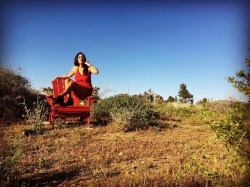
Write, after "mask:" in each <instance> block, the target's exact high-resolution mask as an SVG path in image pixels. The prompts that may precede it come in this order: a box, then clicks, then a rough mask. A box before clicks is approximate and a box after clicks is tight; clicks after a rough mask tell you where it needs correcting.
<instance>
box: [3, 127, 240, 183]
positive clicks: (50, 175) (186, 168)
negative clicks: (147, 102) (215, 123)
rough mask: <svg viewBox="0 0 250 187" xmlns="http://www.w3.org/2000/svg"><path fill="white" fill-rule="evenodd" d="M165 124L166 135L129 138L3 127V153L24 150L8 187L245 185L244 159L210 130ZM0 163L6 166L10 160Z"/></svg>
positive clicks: (104, 130)
mask: <svg viewBox="0 0 250 187" xmlns="http://www.w3.org/2000/svg"><path fill="white" fill-rule="evenodd" d="M171 123H173V122H171ZM166 124H168V125H166V128H163V129H158V128H154V127H151V128H149V129H147V130H142V131H136V132H126V133H124V132H120V131H118V130H117V129H115V128H114V126H111V125H108V126H105V127H99V126H98V127H93V128H88V127H87V126H77V125H72V126H70V125H69V126H68V127H65V128H61V129H54V130H48V131H46V132H45V133H44V134H43V135H32V136H28V137H26V136H24V135H22V133H21V132H22V131H23V130H24V129H27V128H28V127H27V126H25V125H12V126H9V127H7V126H3V127H1V129H0V131H1V134H2V136H1V137H2V141H1V142H2V143H1V148H2V149H3V148H6V145H11V144H12V145H15V146H16V147H17V146H20V149H21V153H19V155H18V159H17V160H16V163H15V164H14V165H12V166H13V168H12V169H13V172H12V175H11V173H10V176H11V177H10V179H9V180H8V181H5V185H6V186H8V185H9V186H12V185H26V186H29V185H31V186H33V185H41V186H45V185H49V186H52V185H55V186H72V185H82V186H206V185H207V186H210V185H212V184H219V185H229V184H234V185H240V184H241V182H242V181H243V180H244V178H245V175H244V172H245V170H244V168H242V167H241V166H240V165H238V164H234V163H239V162H240V160H239V158H238V157H234V156H233V155H232V154H230V153H229V152H228V151H227V150H226V148H225V146H224V144H223V143H222V142H220V141H219V140H218V139H215V138H213V136H212V133H211V131H210V130H209V129H208V128H207V127H206V126H205V125H183V124H181V122H175V124H172V125H169V124H170V122H166ZM18 144H20V145H18ZM2 149H1V150H2ZM8 156H9V157H11V158H12V157H13V155H11V154H10V155H8ZM11 158H10V160H11ZM1 159H2V163H1V164H2V165H3V161H6V160H8V159H6V158H1ZM230 163H232V164H231V166H230V165H229V164H230ZM5 164H6V163H5ZM9 167H11V165H10V166H9ZM232 167H233V168H232ZM13 174H14V175H13Z"/></svg>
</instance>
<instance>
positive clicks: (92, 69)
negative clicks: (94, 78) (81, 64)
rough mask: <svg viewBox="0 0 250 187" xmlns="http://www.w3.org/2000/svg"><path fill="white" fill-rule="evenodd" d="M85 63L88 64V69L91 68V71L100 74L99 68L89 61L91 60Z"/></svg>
mask: <svg viewBox="0 0 250 187" xmlns="http://www.w3.org/2000/svg"><path fill="white" fill-rule="evenodd" d="M85 64H86V65H87V66H88V69H89V71H90V72H91V73H94V74H98V73H99V70H98V69H97V68H96V67H95V66H93V65H91V64H90V63H89V61H86V62H85Z"/></svg>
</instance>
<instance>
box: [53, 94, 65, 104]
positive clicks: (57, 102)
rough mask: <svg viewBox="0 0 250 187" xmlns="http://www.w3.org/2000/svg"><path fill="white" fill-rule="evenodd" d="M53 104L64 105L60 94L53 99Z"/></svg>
mask: <svg viewBox="0 0 250 187" xmlns="http://www.w3.org/2000/svg"><path fill="white" fill-rule="evenodd" d="M53 104H59V105H64V98H63V96H62V95H58V96H57V98H56V99H55V100H54V101H53Z"/></svg>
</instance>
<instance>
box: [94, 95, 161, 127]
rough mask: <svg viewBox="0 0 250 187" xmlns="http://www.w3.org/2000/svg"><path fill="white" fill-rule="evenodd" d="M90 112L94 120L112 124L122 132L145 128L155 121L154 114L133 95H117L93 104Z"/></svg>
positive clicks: (143, 102)
mask: <svg viewBox="0 0 250 187" xmlns="http://www.w3.org/2000/svg"><path fill="white" fill-rule="evenodd" d="M91 110H92V112H91V114H92V116H93V118H95V119H96V120H98V121H105V120H106V121H107V122H112V123H113V124H114V125H116V126H117V127H118V128H120V129H122V130H124V131H129V130H136V129H142V128H146V127H148V126H149V125H150V124H154V123H155V120H156V114H155V113H154V112H153V111H152V110H151V109H150V107H149V105H147V104H146V103H145V101H144V100H143V99H142V98H140V97H137V96H135V95H133V96H130V95H128V94H118V95H115V96H112V97H109V98H106V99H101V100H99V101H98V102H97V103H94V104H93V106H92V109H91Z"/></svg>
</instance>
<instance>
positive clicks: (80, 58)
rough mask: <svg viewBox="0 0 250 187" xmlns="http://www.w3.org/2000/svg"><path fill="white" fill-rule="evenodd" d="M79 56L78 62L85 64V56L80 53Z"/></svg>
mask: <svg viewBox="0 0 250 187" xmlns="http://www.w3.org/2000/svg"><path fill="white" fill-rule="evenodd" d="M77 58H78V63H79V64H83V63H84V62H83V60H84V57H83V55H82V54H79V55H78V57H77Z"/></svg>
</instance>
